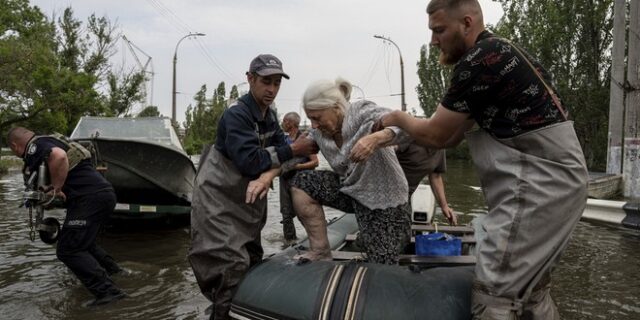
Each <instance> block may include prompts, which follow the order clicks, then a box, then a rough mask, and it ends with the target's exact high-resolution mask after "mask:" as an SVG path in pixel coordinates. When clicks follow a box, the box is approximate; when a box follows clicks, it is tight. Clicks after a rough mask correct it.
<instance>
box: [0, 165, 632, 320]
mask: <svg viewBox="0 0 640 320" xmlns="http://www.w3.org/2000/svg"><path fill="white" fill-rule="evenodd" d="M448 165H449V173H448V174H447V175H446V182H447V193H448V197H449V202H450V203H451V205H452V207H453V208H454V209H455V210H456V211H460V212H466V213H470V215H469V216H467V217H464V219H463V221H470V219H471V216H472V215H473V214H482V213H484V212H486V207H485V206H484V203H483V198H482V194H481V192H480V190H479V189H478V187H477V186H478V182H477V178H476V177H475V174H474V173H473V170H472V169H471V168H470V166H469V165H468V164H465V163H461V162H456V161H449V163H448ZM21 181H22V179H21V177H20V176H19V174H18V173H17V172H11V173H9V174H5V175H2V176H0V319H92V320H102V319H201V318H204V316H203V313H204V309H205V308H206V307H207V306H208V302H207V301H206V299H204V298H203V297H202V296H201V295H200V293H199V291H198V288H197V285H196V283H195V279H194V277H193V274H192V272H191V268H190V267H189V264H188V262H187V260H186V254H187V250H188V247H189V233H188V232H189V230H188V227H178V228H164V229H158V228H156V229H155V230H146V231H145V230H140V231H131V230H127V231H122V230H120V231H109V232H105V233H103V234H102V235H101V236H100V238H99V244H100V245H101V246H103V247H104V248H105V249H106V250H107V251H108V252H110V253H111V254H112V255H113V256H114V257H115V258H116V259H117V260H118V261H119V262H120V263H121V265H122V266H123V267H125V268H127V269H129V270H130V271H131V274H130V275H123V276H117V277H115V281H116V282H117V284H118V285H119V286H121V287H122V288H123V289H124V290H125V291H126V292H127V293H128V294H129V297H128V298H127V299H125V300H122V301H119V302H117V303H115V304H112V305H107V306H103V307H98V308H86V307H84V306H83V304H84V303H85V302H88V301H90V300H91V296H90V294H89V293H88V292H87V291H86V289H84V287H83V286H82V285H81V284H80V282H79V281H78V280H77V279H76V278H75V277H74V276H73V275H72V274H71V273H70V272H69V271H68V269H67V268H66V267H65V266H64V265H63V264H62V263H60V262H59V261H58V260H57V259H56V257H55V250H54V247H52V246H50V245H46V244H44V243H42V242H40V241H35V242H31V241H29V239H28V235H27V224H26V216H27V213H26V210H25V209H24V208H22V209H18V205H19V204H20V197H21V192H22V182H21ZM275 190H276V192H271V193H270V195H269V217H268V221H267V226H266V227H265V230H264V232H263V241H264V242H263V245H264V246H265V251H266V253H267V254H270V253H275V252H277V251H278V250H280V246H281V245H282V236H281V225H280V223H279V221H280V214H279V211H278V197H277V186H276V188H275ZM61 214H62V213H58V215H61ZM338 214H339V213H337V212H335V211H331V212H329V213H328V216H329V217H332V216H336V215H338ZM297 228H298V232H299V236H303V235H304V231H303V230H302V228H301V227H300V225H299V224H297ZM638 248H640V231H633V230H628V229H624V228H621V227H615V226H605V225H597V224H591V223H584V222H581V223H580V224H579V225H578V228H577V230H576V232H575V235H574V239H573V241H572V242H571V244H570V246H569V248H568V250H567V252H566V254H565V255H564V258H563V260H562V262H561V264H560V265H559V266H558V268H557V269H556V272H555V273H554V280H555V286H554V288H553V292H552V293H553V295H554V298H555V299H556V302H557V303H558V306H559V308H560V311H561V314H562V316H563V319H640V272H638V271H637V270H638V266H640V250H638Z"/></svg>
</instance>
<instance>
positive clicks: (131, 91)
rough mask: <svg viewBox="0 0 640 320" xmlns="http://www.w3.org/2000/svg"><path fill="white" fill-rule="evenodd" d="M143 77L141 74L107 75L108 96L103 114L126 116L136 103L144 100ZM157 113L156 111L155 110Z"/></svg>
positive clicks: (110, 73) (111, 73)
mask: <svg viewBox="0 0 640 320" xmlns="http://www.w3.org/2000/svg"><path fill="white" fill-rule="evenodd" d="M145 80H146V79H145V75H144V73H143V72H134V73H129V74H121V75H116V74H115V73H113V72H109V73H108V75H107V85H108V86H109V90H108V95H107V98H106V99H105V107H106V108H105V109H106V110H105V112H106V113H107V114H108V115H110V116H128V115H129V113H130V111H131V107H132V106H133V104H135V103H136V102H139V101H142V100H144V97H145V95H144V91H142V90H141V88H142V87H143V86H144V82H145ZM156 111H157V110H156Z"/></svg>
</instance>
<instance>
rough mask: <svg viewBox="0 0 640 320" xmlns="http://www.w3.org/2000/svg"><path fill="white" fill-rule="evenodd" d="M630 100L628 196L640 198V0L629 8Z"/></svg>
mask: <svg viewBox="0 0 640 320" xmlns="http://www.w3.org/2000/svg"><path fill="white" fill-rule="evenodd" d="M627 61H628V63H629V64H628V66H627V84H628V93H627V103H626V112H625V125H624V129H625V132H624V133H625V138H624V164H623V172H624V175H623V177H624V196H625V197H627V198H631V199H632V200H634V201H635V200H638V199H640V152H639V151H640V137H639V136H638V132H639V131H638V130H639V128H640V119H639V118H638V117H639V116H640V113H639V112H638V108H640V75H639V72H640V71H639V69H640V1H638V0H633V1H631V4H630V10H629V54H628V56H627Z"/></svg>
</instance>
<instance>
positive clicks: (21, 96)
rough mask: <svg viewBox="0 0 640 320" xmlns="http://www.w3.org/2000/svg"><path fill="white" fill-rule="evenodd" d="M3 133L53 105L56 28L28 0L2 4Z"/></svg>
mask: <svg viewBox="0 0 640 320" xmlns="http://www.w3.org/2000/svg"><path fill="white" fill-rule="evenodd" d="M0 35H2V37H0V74H2V77H0V133H1V135H2V136H4V133H5V130H6V129H7V128H8V127H9V126H10V125H12V124H14V123H17V122H21V121H25V120H28V119H31V118H34V117H36V116H38V115H40V114H44V113H43V111H45V110H47V109H48V108H49V106H50V102H49V100H50V99H49V98H48V97H49V96H50V95H51V91H52V90H51V82H50V81H49V79H50V78H51V77H53V76H55V75H56V73H57V70H56V68H57V62H58V58H57V56H56V52H55V48H56V42H55V39H54V35H55V28H54V26H53V24H52V23H50V22H48V21H47V19H46V17H45V16H44V15H43V14H42V12H40V10H38V9H37V8H34V7H31V6H29V2H28V1H27V0H5V1H2V2H0Z"/></svg>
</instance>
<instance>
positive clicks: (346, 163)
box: [291, 79, 411, 264]
mask: <svg viewBox="0 0 640 320" xmlns="http://www.w3.org/2000/svg"><path fill="white" fill-rule="evenodd" d="M351 89H352V86H351V84H350V83H349V82H347V81H346V80H343V79H337V80H336V81H328V80H323V81H318V82H315V83H313V84H312V85H310V86H309V87H308V88H307V90H306V92H305V94H304V97H303V107H304V111H305V112H306V114H307V117H308V118H309V120H311V125H312V128H313V129H314V130H312V131H311V133H310V135H309V137H310V138H312V139H313V140H315V141H316V143H317V144H318V146H319V148H320V151H321V152H322V154H323V155H324V157H325V158H326V159H327V161H328V163H329V165H330V166H331V168H332V169H333V171H326V170H325V171H322V170H316V171H301V172H298V173H297V174H296V176H295V177H294V178H293V179H292V181H291V186H292V189H291V193H292V198H293V206H294V208H295V211H296V212H297V214H298V217H299V218H300V219H301V221H302V222H303V225H304V227H305V229H306V231H307V234H308V235H309V242H310V249H309V251H308V252H307V253H305V254H304V255H302V256H300V257H299V258H306V259H309V260H325V259H331V251H330V248H329V242H328V239H327V229H326V220H325V216H324V211H323V209H322V206H323V205H326V206H329V207H333V208H336V209H339V210H342V211H344V212H348V213H355V215H356V219H357V221H358V225H359V227H360V238H361V239H362V243H363V244H364V249H365V252H366V254H367V258H368V260H369V261H371V262H377V263H383V264H396V263H397V262H398V256H399V254H400V253H401V251H402V249H403V248H404V246H405V245H406V244H408V242H409V240H410V228H411V223H410V215H409V210H410V207H409V204H408V196H407V194H408V186H407V180H406V179H405V176H404V174H403V172H402V168H401V167H400V164H399V163H398V159H397V158H396V155H395V152H394V149H393V147H380V146H382V145H384V144H385V143H389V142H394V141H392V140H394V139H396V138H397V137H396V136H397V131H394V130H393V129H390V128H387V129H385V130H383V131H379V132H378V133H376V134H373V135H371V134H370V133H371V127H372V126H373V124H374V123H375V121H376V120H377V119H379V118H380V117H381V115H382V114H385V113H387V112H389V111H390V110H389V109H386V108H383V107H380V106H378V105H376V104H375V103H373V102H371V101H365V100H361V101H358V102H355V103H353V104H351V103H349V102H348V100H349V96H350V94H351ZM361 138H363V139H361ZM364 159H367V160H366V161H360V160H364Z"/></svg>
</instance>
